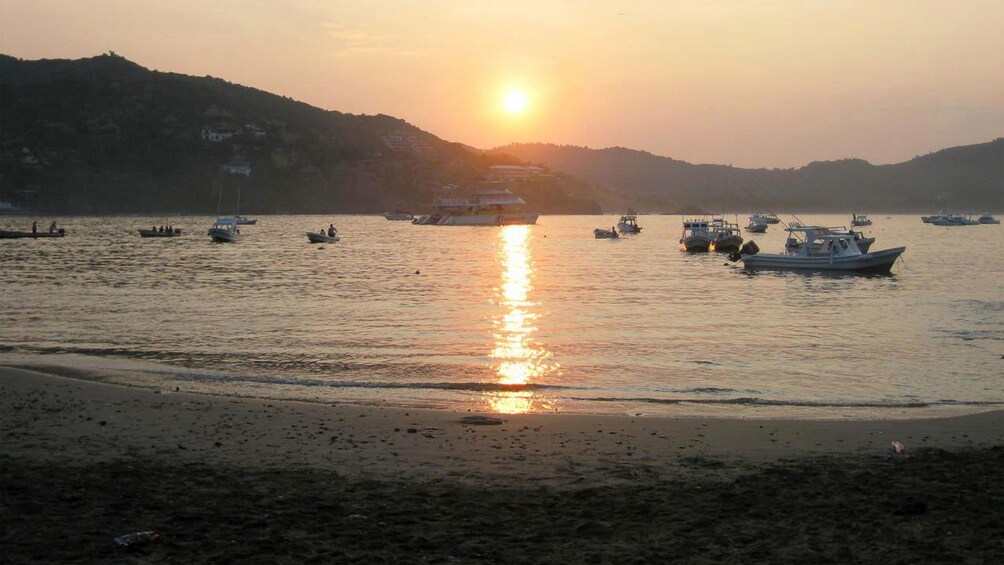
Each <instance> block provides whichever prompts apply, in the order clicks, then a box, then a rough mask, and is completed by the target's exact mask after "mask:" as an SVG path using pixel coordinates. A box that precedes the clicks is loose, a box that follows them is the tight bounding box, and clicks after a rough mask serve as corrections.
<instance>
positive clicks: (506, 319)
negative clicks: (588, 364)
mask: <svg viewBox="0 0 1004 565" xmlns="http://www.w3.org/2000/svg"><path fill="white" fill-rule="evenodd" d="M499 239H500V244H499V251H498V259H499V263H500V264H501V266H502V284H501V285H500V286H499V288H498V292H497V294H498V296H497V298H496V299H497V304H498V305H499V306H500V307H501V308H502V312H500V313H499V314H498V315H496V316H495V318H494V320H493V325H494V331H493V332H492V337H493V338H494V340H495V347H494V349H493V350H492V352H491V357H492V359H494V361H495V363H494V365H493V369H494V370H495V373H496V374H497V375H498V382H499V384H502V385H513V386H516V385H526V384H530V383H531V382H533V380H534V379H536V378H538V377H541V376H543V375H545V374H547V373H549V372H552V371H554V370H556V369H557V368H558V365H557V364H552V363H549V362H548V358H549V357H550V353H549V352H548V351H546V350H545V349H543V348H542V347H540V346H539V345H537V344H536V343H535V342H534V339H533V334H534V333H536V332H537V326H536V323H537V319H538V314H537V313H535V312H534V311H533V310H534V307H535V306H536V304H535V303H534V302H532V301H531V300H530V299H529V295H530V292H531V291H532V290H533V274H534V272H533V260H532V257H531V255H530V248H529V239H530V226H505V227H503V228H502V229H501V230H500V232H499ZM487 401H488V404H489V406H490V407H491V409H492V410H494V411H496V412H502V413H508V414H514V413H520V412H529V411H532V410H535V409H541V408H544V406H543V404H545V403H546V401H544V400H543V399H541V398H539V397H538V396H537V395H535V394H534V393H533V392H532V391H528V390H525V389H524V390H514V391H503V392H500V393H496V394H493V395H491V396H489V397H488V398H487ZM548 408H550V406H548Z"/></svg>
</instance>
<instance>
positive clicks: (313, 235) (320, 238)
mask: <svg viewBox="0 0 1004 565" xmlns="http://www.w3.org/2000/svg"><path fill="white" fill-rule="evenodd" d="M307 239H308V240H310V243H334V242H336V241H339V240H340V239H342V238H340V237H338V236H337V235H328V234H326V233H324V232H323V231H321V232H315V231H308V232H307Z"/></svg>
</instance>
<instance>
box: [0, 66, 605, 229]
mask: <svg viewBox="0 0 1004 565" xmlns="http://www.w3.org/2000/svg"><path fill="white" fill-rule="evenodd" d="M523 164H524V163H522V162H521V161H520V160H519V159H517V158H514V157H512V156H507V155H498V154H485V153H483V152H476V151H471V150H470V149H469V148H467V147H465V146H463V145H461V144H459V143H451V142H448V141H444V140H442V139H439V138H438V137H436V136H435V135H432V134H430V133H428V132H425V131H422V130H420V129H418V128H416V127H414V126H412V125H411V124H408V123H407V122H405V121H404V120H400V119H397V118H394V117H391V116H385V115H376V116H367V115H352V114H344V113H341V112H334V111H326V110H323V109H320V108H315V107H312V106H310V105H307V104H304V103H301V102H297V101H295V100H292V99H290V98H287V97H283V96H277V95H274V94H270V93H268V92H264V91H261V90H257V89H254V88H248V87H245V86H241V85H237V84H232V83H229V82H227V81H224V80H221V79H218V78H213V77H208V76H207V77H193V76H186V75H181V74H175V73H165V72H158V71H155V70H154V71H151V70H149V69H146V68H144V67H141V66H140V65H137V64H136V63H133V62H131V61H128V60H127V59H125V58H123V57H120V56H117V55H115V54H114V53H109V54H106V55H102V56H98V57H93V58H88V59H79V60H38V61H26V60H21V59H16V58H14V57H10V56H6V55H0V200H4V201H8V202H13V203H15V204H17V205H21V206H26V207H28V208H30V209H33V210H37V211H39V212H50V213H77V214H85V213H207V214H211V213H214V212H215V211H216V210H217V201H218V198H219V195H220V193H221V188H222V189H225V191H224V193H225V194H226V196H225V198H226V199H227V201H230V199H231V198H233V192H235V191H234V187H236V186H237V185H240V187H241V210H242V211H243V212H248V213H269V212H275V213H314V212H316V213H333V212H341V213H366V212H381V211H385V210H387V209H392V208H407V209H412V210H415V211H420V210H423V209H426V208H427V207H428V206H429V204H430V203H431V202H432V201H433V200H434V198H435V195H436V193H437V191H438V190H439V189H440V188H441V187H442V186H444V185H450V184H455V185H460V186H470V185H477V184H480V183H483V182H489V181H503V182H505V183H506V184H507V186H509V187H510V188H511V189H512V190H513V192H516V193H517V194H519V195H520V196H522V197H523V198H524V199H525V200H527V202H528V204H529V205H530V207H532V208H533V209H535V210H538V211H540V212H543V213H595V212H598V211H599V204H598V200H600V199H603V198H606V196H605V195H604V194H603V192H602V191H599V190H597V189H595V188H594V187H592V186H590V185H589V184H587V183H584V182H582V181H578V180H576V179H574V178H571V177H569V176H568V175H565V174H560V173H553V172H551V171H549V170H546V169H539V168H533V169H527V168H525V167H520V165H523ZM497 165H512V166H514V167H501V168H500V167H497ZM493 166H496V167H495V169H493V168H492V167H493ZM500 171H501V172H500ZM519 171H522V173H520V174H514V172H519ZM224 211H226V212H229V211H230V210H229V209H228V207H227V205H226V201H225V204H224Z"/></svg>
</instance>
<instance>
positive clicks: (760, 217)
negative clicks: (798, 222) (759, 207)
mask: <svg viewBox="0 0 1004 565" xmlns="http://www.w3.org/2000/svg"><path fill="white" fill-rule="evenodd" d="M753 220H756V221H757V223H763V224H776V223H779V222H780V221H781V220H779V219H777V214H763V213H760V212H754V213H753V214H752V215H751V216H750V221H753Z"/></svg>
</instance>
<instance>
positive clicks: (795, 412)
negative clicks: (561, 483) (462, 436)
mask: <svg viewBox="0 0 1004 565" xmlns="http://www.w3.org/2000/svg"><path fill="white" fill-rule="evenodd" d="M849 219H850V217H849V215H841V216H813V215H806V216H802V217H801V220H802V221H803V222H805V223H817V224H825V225H843V224H847V222H848V221H849ZM43 220H44V221H40V224H42V225H48V221H49V220H50V218H44V219H43ZM616 220H617V217H616V216H543V217H541V218H540V220H539V222H538V224H537V225H535V226H508V227H489V228H476V227H432V226H414V225H411V224H410V223H407V222H391V221H387V220H384V219H383V218H382V217H377V216H332V217H327V216H324V217H322V216H262V217H260V220H259V222H258V225H256V226H246V227H245V228H244V229H243V230H242V231H243V232H244V234H245V238H244V240H243V241H241V242H240V243H238V244H236V245H226V244H214V243H212V242H211V241H210V239H209V238H208V237H207V236H206V235H205V234H206V229H207V228H208V227H209V225H210V224H211V223H212V218H210V217H191V216H189V217H175V218H155V219H152V218H129V217H115V218H91V217H67V218H59V219H58V221H59V223H60V225H61V226H64V227H66V228H67V230H68V232H69V234H70V235H69V236H68V237H66V238H65V239H53V240H2V241H0V267H2V269H0V345H2V350H0V363H7V364H22V365H24V364H29V365H50V366H60V367H75V368H77V369H83V370H87V371H95V372H100V373H104V374H106V375H109V376H110V378H111V379H112V380H115V381H117V382H132V383H137V384H144V385H151V386H157V387H159V388H162V389H164V390H174V388H175V387H179V388H181V389H182V390H199V391H207V392H215V393H222V394H236V395H251V396H261V397H270V398H280V397H281V398H299V399H304V400H316V401H323V402H361V403H382V404H392V405H402V406H426V407H443V408H451V409H457V410H468V409H469V410H475V411H482V410H489V411H497V412H503V413H512V412H526V411H537V412H541V411H561V412H593V413H616V414H646V415H648V414H680V413H685V414H708V415H736V416H745V415H753V414H772V415H780V416H795V417H804V416H812V415H819V416H823V417H841V416H854V417H874V416H878V417H897V416H898V415H901V414H919V413H922V412H925V411H938V410H958V409H969V408H984V407H995V406H996V407H999V406H1002V405H1004V225H980V226H968V227H951V228H948V227H936V226H932V225H927V224H923V223H922V222H921V221H920V218H919V217H917V216H891V217H887V216H882V215H879V216H874V220H875V224H874V225H873V226H871V227H870V228H865V231H866V233H867V234H869V235H874V236H875V237H876V238H877V241H876V243H875V244H874V245H873V249H884V248H888V247H895V246H900V245H905V246H906V247H907V251H906V253H905V254H904V255H903V258H902V259H901V260H900V261H899V262H897V263H896V265H895V266H894V267H893V274H892V275H890V276H854V275H828V276H826V275H818V274H817V275H807V274H800V273H791V272H756V273H749V272H745V271H744V270H743V269H742V268H741V265H742V264H741V263H739V264H732V263H728V262H727V261H726V259H725V257H724V256H722V255H718V254H714V253H712V254H703V255H688V254H685V253H682V252H681V251H680V245H679V242H678V240H679V237H680V228H681V218H680V217H679V216H641V217H640V218H639V223H640V225H642V226H643V228H644V229H643V232H642V233H641V234H638V235H631V236H625V237H623V238H621V239H620V240H595V239H593V236H592V229H593V228H596V227H607V228H609V227H610V226H612V225H613V224H615V223H616ZM29 221H30V219H29V220H27V221H26V220H25V219H23V218H0V226H2V227H5V228H15V227H16V228H19V229H28V225H29V223H28V222H29ZM739 221H740V223H742V224H745V217H740V218H739ZM155 223H156V224H164V223H171V224H173V225H174V226H175V227H180V228H182V229H183V230H184V235H183V236H182V237H179V238H174V239H141V238H140V237H139V235H138V234H137V231H136V230H137V229H138V228H144V227H149V226H150V225H152V224H155ZM329 223H334V224H335V225H336V226H337V227H338V229H339V234H340V235H342V240H341V241H340V242H339V243H336V244H328V245H311V244H309V243H308V242H307V239H306V236H305V235H304V232H305V231H307V230H311V231H317V230H319V229H321V228H322V227H326V226H327V225H328V224H329ZM21 224H23V225H21ZM744 235H745V236H746V237H747V238H749V237H750V236H749V235H748V234H744ZM784 235H785V234H784V232H783V231H782V230H781V226H777V225H775V226H771V227H770V229H769V231H768V233H766V234H759V235H755V236H753V238H754V239H755V241H757V243H758V244H759V246H760V248H761V249H762V250H763V251H765V252H775V251H779V250H780V248H781V246H782V243H783V240H784Z"/></svg>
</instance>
